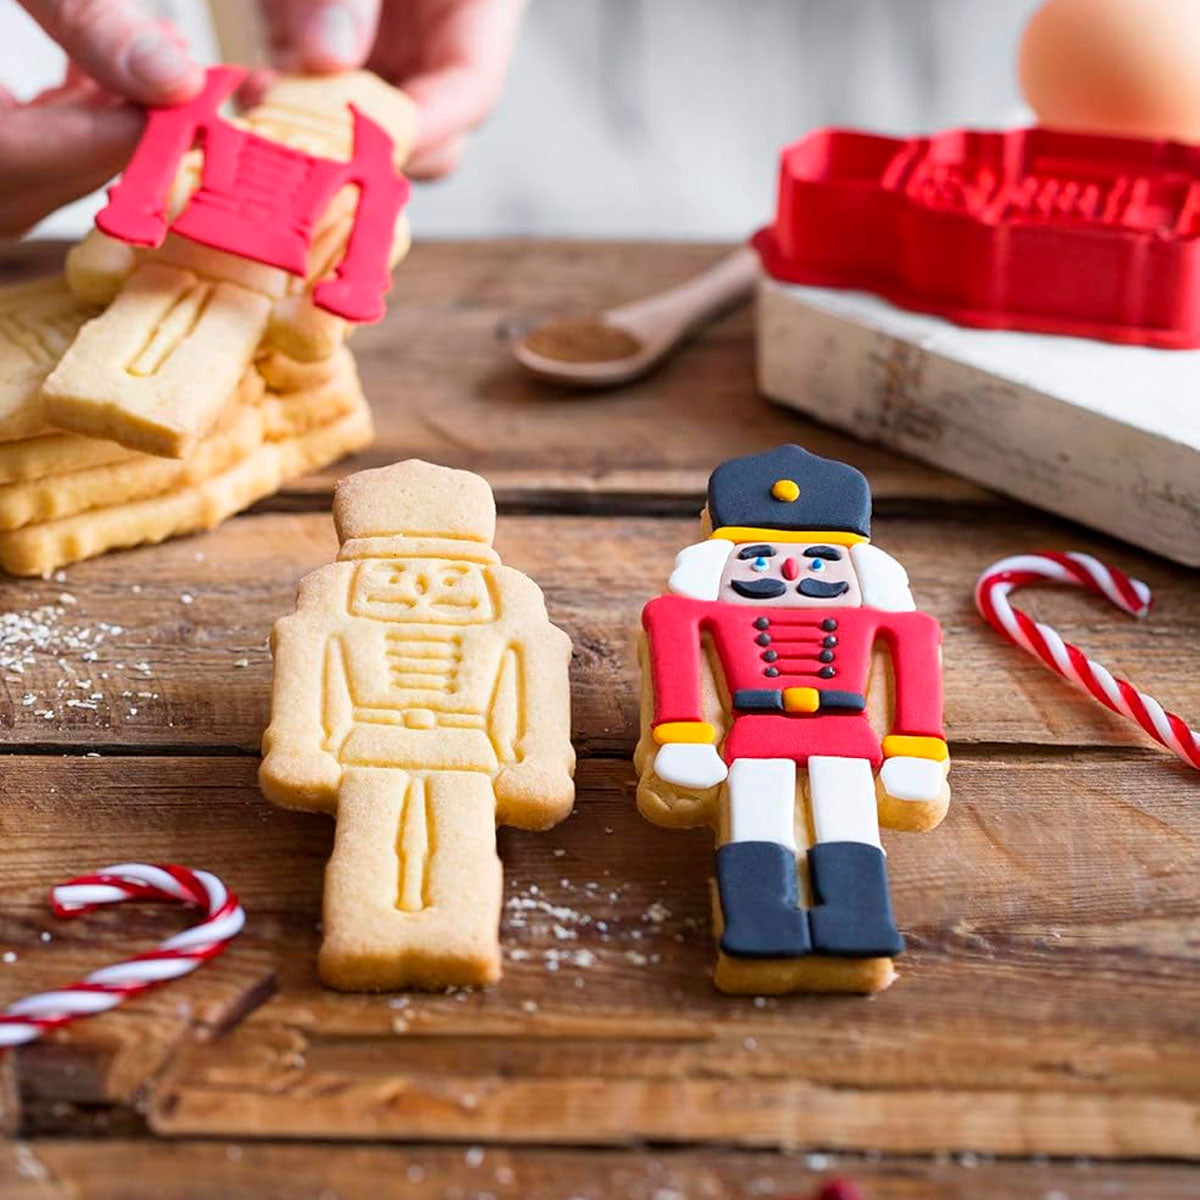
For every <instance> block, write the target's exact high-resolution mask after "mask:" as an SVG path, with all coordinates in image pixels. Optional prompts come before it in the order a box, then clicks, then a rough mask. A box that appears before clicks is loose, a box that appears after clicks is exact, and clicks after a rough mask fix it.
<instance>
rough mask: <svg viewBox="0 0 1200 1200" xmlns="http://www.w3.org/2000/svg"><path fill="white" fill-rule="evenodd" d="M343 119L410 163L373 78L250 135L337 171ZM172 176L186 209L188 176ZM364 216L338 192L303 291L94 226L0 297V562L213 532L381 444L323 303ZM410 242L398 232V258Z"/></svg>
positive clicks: (317, 94)
mask: <svg viewBox="0 0 1200 1200" xmlns="http://www.w3.org/2000/svg"><path fill="white" fill-rule="evenodd" d="M350 104H353V105H354V106H355V107H356V108H358V109H359V110H360V111H363V112H365V113H366V114H367V115H368V116H370V117H371V118H372V119H373V120H375V121H376V122H377V123H378V124H380V125H381V126H382V127H383V128H384V129H385V130H386V131H387V133H388V134H389V136H390V137H391V139H392V142H393V146H394V148H395V164H396V166H397V168H399V167H400V166H402V164H403V161H404V159H405V158H406V157H407V153H408V149H409V147H410V145H411V141H412V131H413V127H414V121H413V110H412V106H411V104H410V102H409V101H408V99H407V98H406V97H405V96H404V95H403V94H402V93H400V92H398V91H397V90H396V89H394V88H392V87H390V86H388V85H387V84H385V83H383V82H382V81H381V80H379V79H377V78H376V77H375V76H372V75H370V74H368V73H366V72H347V73H346V74H344V75H340V76H333V77H326V78H321V79H287V78H285V79H282V80H280V81H279V82H278V83H277V84H276V85H274V86H273V87H272V88H271V89H270V91H268V93H267V94H266V95H265V96H264V98H263V100H262V102H261V103H260V104H259V105H258V106H257V107H256V108H255V109H253V110H251V111H250V112H249V113H248V114H247V115H246V117H245V118H243V119H242V123H243V124H244V125H245V126H246V127H247V128H250V129H252V130H253V131H254V132H255V133H256V134H257V135H259V136H261V137H267V138H269V139H271V140H274V141H279V142H284V143H286V144H289V145H292V146H294V147H296V148H298V149H303V150H305V151H307V152H309V153H311V154H316V155H322V156H325V157H331V158H341V157H345V156H348V154H349V150H350V142H351V126H350V120H351V118H350V108H349V107H348V106H349V105H350ZM179 176H180V177H179V179H177V183H176V189H175V192H176V194H177V199H173V205H174V206H176V207H178V206H182V204H183V203H184V202H185V200H186V197H187V195H188V194H189V192H190V191H191V189H192V187H193V186H194V185H195V180H196V177H197V173H196V164H195V162H194V161H185V164H184V167H183V168H182V169H181V171H180V173H179ZM353 212H354V194H353V190H352V189H345V191H344V192H343V193H339V195H338V196H336V197H335V198H334V201H333V203H332V204H331V205H330V206H329V208H328V209H327V210H326V212H325V214H324V217H323V218H322V222H321V224H320V225H319V226H318V228H317V229H316V230H315V234H314V237H313V242H312V252H311V255H310V262H309V270H308V273H307V276H306V277H304V278H300V277H297V276H292V275H289V274H287V273H285V272H283V271H280V270H278V269H277V268H272V267H265V266H263V265H261V264H259V263H255V262H251V261H248V260H246V259H242V258H236V257H234V256H232V255H229V254H226V253H224V252H222V251H219V250H214V249H211V248H208V247H204V246H200V245H197V244H195V243H192V242H188V241H185V240H184V239H182V238H178V237H175V236H174V235H168V237H167V239H166V241H165V242H164V244H163V245H162V246H161V247H160V248H158V249H155V250H137V249H134V248H132V247H130V246H128V245H126V244H124V243H121V242H116V241H113V240H112V239H110V238H108V237H106V236H105V235H104V234H102V233H100V232H99V231H93V232H91V233H89V234H88V236H87V237H86V238H85V239H84V240H83V241H82V242H81V243H80V244H79V245H78V246H77V247H75V248H74V249H73V250H72V251H71V253H70V254H69V255H68V259H67V266H66V271H65V275H64V276H62V277H54V278H48V279H41V280H35V281H33V282H30V283H19V284H13V285H8V286H6V287H2V288H0V567H3V569H4V570H5V571H8V572H9V573H11V574H16V575H39V574H40V575H45V574H49V573H50V572H52V571H54V570H56V569H57V568H59V567H61V566H64V565H66V564H68V563H72V562H77V561H79V560H80V559H84V558H90V557H92V556H94V555H97V554H101V553H103V552H104V551H106V550H110V549H114V548H117V547H125V546H134V545H138V544H141V543H145V542H158V541H162V540H163V539H164V538H168V537H173V536H176V535H179V534H186V533H193V532H197V531H199V530H203V529H209V528H212V527H213V526H214V525H217V524H218V523H220V522H221V521H222V520H224V519H225V518H226V517H228V516H230V515H232V514H233V513H235V512H237V511H239V510H241V509H243V508H245V507H247V506H248V505H250V504H252V503H254V502H255V501H256V500H258V499H260V498H262V497H263V496H267V495H270V494H271V493H273V492H275V491H276V490H277V489H278V488H279V487H280V486H281V485H282V484H283V483H285V482H287V481H288V480H290V479H292V478H294V477H296V476H299V475H303V474H305V473H306V472H308V471H311V470H314V469H317V468H319V467H321V466H324V465H326V464H327V463H330V462H332V461H334V460H335V459H337V458H340V457H341V456H342V455H345V454H348V453H351V452H352V451H354V450H357V449H360V448H361V447H362V446H364V445H366V444H367V443H368V442H369V441H370V439H371V418H370V412H369V409H368V407H367V404H366V400H365V398H364V396H363V393H362V388H361V386H360V384H359V380H358V374H357V372H356V370H355V366H354V360H353V358H352V356H351V354H350V352H349V350H348V349H347V348H346V347H345V345H344V342H345V339H346V337H347V335H348V334H349V332H350V331H351V328H352V327H351V326H350V325H349V324H348V323H347V322H346V321H345V320H343V319H342V318H340V317H337V316H333V315H331V314H329V313H327V312H324V311H322V310H321V309H319V308H317V307H316V306H314V305H313V304H312V303H311V292H312V288H313V286H314V285H315V284H316V283H317V282H318V281H319V280H320V279H322V278H323V277H326V276H327V275H328V273H329V271H330V269H331V267H332V266H333V265H334V264H336V262H337V261H338V260H339V259H340V256H341V252H342V250H343V248H344V246H345V243H346V239H347V238H348V237H349V235H350V232H351V229H352V227H353ZM407 247H408V231H407V225H406V223H405V222H404V219H403V217H401V218H400V220H399V222H398V223H397V226H396V229H395V236H394V239H393V245H392V256H391V257H392V262H393V263H394V262H396V261H398V260H399V259H400V258H401V257H402V256H403V254H404V253H405V251H406V250H407Z"/></svg>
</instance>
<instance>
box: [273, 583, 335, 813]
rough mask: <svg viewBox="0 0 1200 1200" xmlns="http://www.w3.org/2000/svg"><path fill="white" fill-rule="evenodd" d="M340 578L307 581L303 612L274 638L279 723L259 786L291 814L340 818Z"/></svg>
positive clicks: (302, 586) (275, 719)
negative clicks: (330, 717) (335, 669)
mask: <svg viewBox="0 0 1200 1200" xmlns="http://www.w3.org/2000/svg"><path fill="white" fill-rule="evenodd" d="M339 565H340V564H339ZM340 574H341V572H339V571H338V569H337V565H335V566H334V567H333V568H328V567H327V568H323V569H322V570H320V571H316V572H314V573H313V574H312V575H310V576H308V577H307V578H306V579H304V580H302V581H301V584H300V598H299V601H298V604H297V610H296V612H295V613H293V614H292V615H291V616H287V617H283V618H282V619H281V620H279V621H277V622H276V623H275V628H274V629H273V630H272V631H271V653H272V655H273V657H274V659H275V677H274V682H273V684H272V694H271V723H270V725H268V726H267V730H266V732H265V733H264V734H263V745H262V749H263V756H264V757H263V762H262V766H261V767H260V768H259V773H258V780H259V785H260V786H261V787H262V790H263V794H264V795H265V796H266V797H267V799H268V800H270V801H272V802H273V803H275V804H278V805H281V806H282V807H284V808H303V809H312V810H316V811H321V812H332V811H333V810H334V808H335V807H336V804H337V790H338V784H339V783H340V781H341V766H340V764H339V763H338V760H337V758H336V757H335V756H334V755H333V754H331V753H329V751H328V750H326V749H325V746H326V743H327V729H326V715H327V711H328V708H329V705H330V703H331V701H332V702H336V695H337V694H340V692H341V691H342V690H344V689H343V681H342V680H341V679H339V678H331V677H330V676H331V672H330V671H327V670H326V664H327V663H329V662H332V663H334V664H337V663H340V661H341V655H340V653H339V652H337V651H338V649H339V648H338V646H337V638H336V624H337V609H336V608H334V609H333V611H332V612H330V608H331V607H332V604H331V602H333V603H337V602H339V601H340V599H341V597H340V595H338V594H337V593H338V591H339V590H340V589H336V587H335V586H334V585H336V584H337V583H338V582H339V576H340ZM331 648H332V649H333V650H334V651H335V653H332V654H330V653H329V651H330V649H331ZM331 692H332V693H334V694H333V695H331Z"/></svg>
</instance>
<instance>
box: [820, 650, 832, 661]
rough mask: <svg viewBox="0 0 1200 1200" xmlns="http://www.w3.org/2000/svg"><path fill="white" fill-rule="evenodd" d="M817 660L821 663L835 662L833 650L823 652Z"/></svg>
mask: <svg viewBox="0 0 1200 1200" xmlns="http://www.w3.org/2000/svg"><path fill="white" fill-rule="evenodd" d="M817 658H818V659H819V660H820V661H821V662H833V651H832V650H822V651H821V653H820V654H818V655H817Z"/></svg>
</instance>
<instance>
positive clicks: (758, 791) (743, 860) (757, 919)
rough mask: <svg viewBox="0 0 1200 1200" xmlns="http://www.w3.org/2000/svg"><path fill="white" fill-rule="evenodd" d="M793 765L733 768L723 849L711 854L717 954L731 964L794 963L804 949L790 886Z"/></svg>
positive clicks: (756, 762) (743, 762)
mask: <svg viewBox="0 0 1200 1200" xmlns="http://www.w3.org/2000/svg"><path fill="white" fill-rule="evenodd" d="M795 802H796V764H795V763H794V762H792V761H791V760H790V759H781V758H779V759H754V758H746V759H739V760H738V761H736V762H735V763H734V764H733V766H732V767H731V768H730V771H729V806H730V811H729V839H730V840H729V842H728V843H726V844H725V845H724V846H722V847H721V848H720V849H719V850H718V851H717V889H718V892H719V894H720V899H721V913H722V917H723V922H724V929H723V932H722V934H721V949H722V950H723V951H724V952H725V953H726V954H729V955H733V956H735V957H738V958H799V957H801V956H802V955H805V954H807V953H808V952H809V950H810V949H811V946H810V942H809V930H808V922H807V921H806V919H805V915H804V910H803V909H801V908H800V907H799V895H798V890H797V881H796V834H795Z"/></svg>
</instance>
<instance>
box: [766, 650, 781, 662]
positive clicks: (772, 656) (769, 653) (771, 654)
mask: <svg viewBox="0 0 1200 1200" xmlns="http://www.w3.org/2000/svg"><path fill="white" fill-rule="evenodd" d="M762 657H763V662H774V661H775V660H776V659H777V658H778V657H779V654H778V653H777V652H776V651H774V650H764V651H763V655H762Z"/></svg>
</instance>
